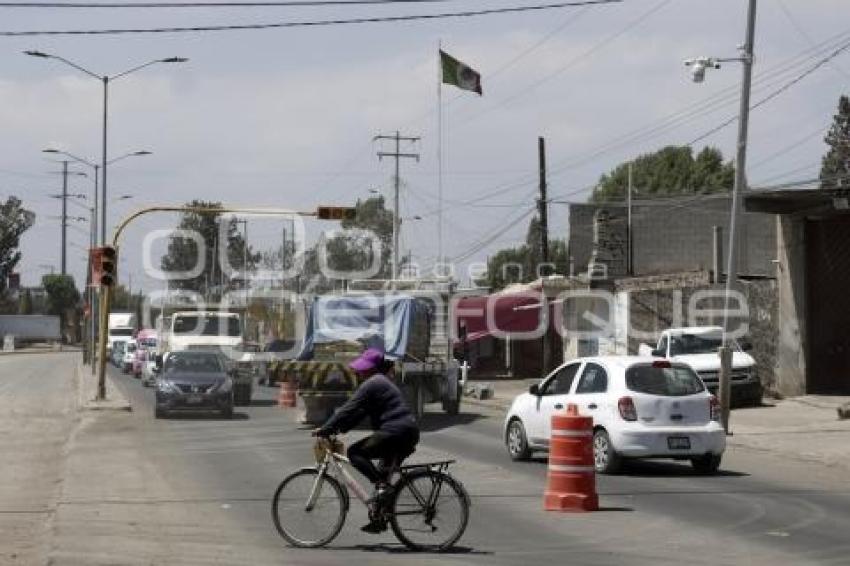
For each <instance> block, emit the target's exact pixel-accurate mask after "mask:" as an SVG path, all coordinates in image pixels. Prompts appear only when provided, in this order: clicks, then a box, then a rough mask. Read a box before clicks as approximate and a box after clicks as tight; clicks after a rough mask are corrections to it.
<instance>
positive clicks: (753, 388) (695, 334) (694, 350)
mask: <svg viewBox="0 0 850 566" xmlns="http://www.w3.org/2000/svg"><path fill="white" fill-rule="evenodd" d="M722 343H723V328H721V327H720V326H691V327H687V328H668V329H667V330H664V331H663V332H662V333H661V336H659V338H658V343H657V344H656V345H655V347H654V348H653V347H652V346H650V345H649V344H641V345H640V347H639V348H638V354H639V355H641V356H653V357H656V358H667V359H668V360H670V361H675V362H684V363H686V364H688V365H689V366H691V367H692V368H693V370H694V371H695V372H697V375H699V377H700V379H702V381H703V383H705V385H706V387H708V390H709V391H711V392H712V393H716V392H717V388H718V386H719V383H720V379H719V376H720V356H719V355H718V353H717V352H718V349H719V348H720V346H721V344H722ZM731 346H732V374H731V382H730V386H731V397H732V402H733V403H734V404H735V405H754V406H759V405H761V398H762V385H761V382H760V381H759V376H758V371H756V361H755V359H754V358H753V357H752V356H751V355H750V354H748V353H747V352H746V350H749V349H751V347H752V345H751V344H750V343H749V342H746V341H743V342H741V343H739V342H737V341H735V340H732V342H731Z"/></svg>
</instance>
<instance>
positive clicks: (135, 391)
mask: <svg viewBox="0 0 850 566" xmlns="http://www.w3.org/2000/svg"><path fill="white" fill-rule="evenodd" d="M110 371H111V372H113V375H114V376H115V378H116V382H117V384H118V387H119V388H120V389H121V390H122V391H123V392H124V393H125V394H126V395H127V397H128V398H129V399H130V401H131V403H132V405H133V412H132V413H129V414H103V415H98V416H97V417H96V419H95V420H93V421H92V423H91V424H90V425H89V426H88V427H87V429H86V432H85V434H83V435H80V438H79V439H78V442H77V446H76V447H75V450H76V451H77V452H79V453H80V454H82V455H83V456H81V457H80V460H79V462H78V463H74V461H72V462H71V463H70V465H69V468H70V472H71V479H70V480H68V481H69V493H72V495H68V496H67V498H68V499H67V500H66V505H67V507H68V508H69V509H71V510H73V513H70V514H68V515H67V516H65V517H64V518H62V517H60V520H59V521H58V525H59V528H60V534H61V535H62V536H60V538H59V540H58V541H57V548H58V550H57V552H55V553H54V557H55V558H56V563H62V564H64V563H80V564H91V563H110V564H111V563H122V564H123V563H132V564H135V563H139V564H149V563H163V564H165V563H168V564H196V563H197V564H209V563H222V564H224V563H227V564H232V563H235V564H286V565H293V564H304V565H326V564H327V565H330V564H334V565H336V564H351V563H357V562H360V563H364V564H369V565H372V564H375V565H382V564H429V563H434V564H488V565H490V564H546V563H551V564H628V565H635V564H705V565H712V566H716V565H718V564H736V565H737V564H772V565H773V564H788V565H791V564H793V565H801V564H834V565H846V564H850V536H848V534H850V482H847V481H846V477H845V474H844V473H842V472H841V471H840V470H837V469H832V468H827V467H824V466H813V465H807V464H803V463H800V462H795V461H783V460H781V459H779V458H778V457H776V456H775V455H772V454H770V453H764V452H753V451H745V450H743V449H730V451H728V452H727V454H726V457H725V459H724V464H723V472H722V473H721V474H719V475H717V476H713V477H701V476H697V475H695V474H694V473H693V472H692V471H691V468H690V465H689V464H679V463H673V462H663V461H660V462H645V463H638V464H634V465H632V466H630V467H629V468H628V469H627V470H626V472H625V473H624V474H622V475H618V476H601V477H598V478H597V487H598V492H599V494H600V501H601V505H602V507H603V508H602V510H600V511H598V512H594V513H580V514H573V513H552V512H546V511H544V510H543V508H542V494H543V490H544V486H545V481H546V460H545V458H544V457H541V458H539V459H537V460H535V461H532V462H527V463H514V462H511V461H510V460H509V459H508V457H507V455H506V452H505V449H504V446H503V442H502V440H501V426H502V415H501V414H499V413H498V412H495V411H490V410H489V409H487V408H479V407H472V406H470V405H466V406H465V407H463V409H462V414H461V415H459V416H457V417H454V418H450V417H447V416H444V415H442V414H440V413H437V412H435V413H433V414H428V415H426V420H425V422H424V425H423V435H422V441H421V444H420V448H419V450H418V451H417V453H416V454H415V455H414V456H413V457H412V458H411V461H417V460H420V461H423V460H430V459H436V458H440V459H442V458H446V457H448V458H454V459H456V460H458V463H457V465H455V466H454V467H453V468H452V472H453V474H454V475H455V476H456V477H457V478H459V479H460V480H461V481H462V482H463V483H464V484H465V486H466V487H467V489H468V491H469V492H470V494H471V496H472V510H471V517H470V522H469V527H468V529H467V531H466V534H465V535H464V537H463V538H462V539H461V540H460V542H459V546H458V548H457V549H456V550H454V551H452V552H450V553H443V554H425V555H423V554H415V553H410V552H407V551H406V550H405V549H404V548H403V547H401V546H400V545H399V543H398V542H397V541H396V540H395V539H394V538H393V536H392V534H391V533H390V532H388V533H386V534H382V535H378V536H375V535H367V534H363V533H361V532H360V531H359V527H360V526H361V525H362V524H364V523H365V522H366V517H365V512H364V511H363V509H362V508H361V507H360V506H359V504H358V503H357V502H356V501H353V502H352V512H351V513H350V514H349V517H348V520H347V522H346V525H345V527H344V529H343V531H342V533H341V534H340V536H339V538H337V539H336V540H335V541H334V542H333V543H332V544H331V545H329V547H328V548H325V549H317V550H303V549H294V548H290V547H288V546H287V545H286V544H285V541H283V540H282V539H281V538H280V537H279V535H278V534H277V532H276V531H275V529H274V526H273V524H272V521H271V516H270V512H269V510H270V500H271V496H272V494H273V492H274V490H275V488H276V486H277V484H278V483H279V482H280V480H281V479H282V478H283V477H284V476H285V475H286V474H287V473H288V472H289V471H291V470H294V469H296V468H298V467H300V466H304V465H308V464H310V462H311V459H312V451H311V446H312V439H311V438H310V436H309V432H308V430H306V429H305V428H304V427H302V426H300V425H298V423H297V413H298V411H296V410H291V409H290V410H285V409H280V408H278V407H277V406H276V403H275V401H274V399H275V397H276V395H277V389H274V388H266V387H256V388H255V389H254V400H253V403H252V405H251V406H250V407H237V409H236V415H235V418H234V419H233V420H223V419H220V418H218V417H217V416H214V415H210V416H201V415H197V416H194V415H193V416H181V417H175V418H171V419H166V420H155V419H154V417H153V390H152V389H147V388H143V387H142V386H141V384H140V383H139V382H138V381H137V380H135V379H134V378H132V377H130V376H125V375H120V374H119V373H118V372H117V371H116V370H114V368H112V369H110ZM435 407H436V406H435ZM361 434H363V432H359V433H355V434H351V435H348V438H347V439H346V440H347V442H351V441H352V440H353V439H356V438H357V437H359V436H360V435H361ZM98 462H101V463H98ZM87 466H88V467H87ZM130 468H132V469H133V470H135V471H134V472H133V473H130V472H128V469H130ZM75 470H76V471H75ZM93 470H94V471H93ZM98 474H100V475H98ZM122 474H123V476H122ZM75 477H76V478H77V479H74V478H75ZM119 477H121V478H122V479H120V480H118V479H117V478H119ZM90 521H101V523H100V524H101V527H102V529H101V531H100V532H102V531H106V532H107V535H102V534H98V535H97V536H89V535H91V534H92V533H94V532H99V531H98V529H97V528H96V527H91V528H86V527H83V526H81V525H97V524H98V523H96V522H95V523H91V522H90ZM122 525H123V526H122ZM122 537H123V538H122ZM122 540H123V541H124V543H123V545H122V543H121V541H122Z"/></svg>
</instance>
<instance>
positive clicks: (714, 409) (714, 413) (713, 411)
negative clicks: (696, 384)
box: [708, 395, 720, 422]
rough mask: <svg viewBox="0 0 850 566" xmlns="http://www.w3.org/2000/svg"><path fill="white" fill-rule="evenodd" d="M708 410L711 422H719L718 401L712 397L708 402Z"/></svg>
mask: <svg viewBox="0 0 850 566" xmlns="http://www.w3.org/2000/svg"><path fill="white" fill-rule="evenodd" d="M708 410H709V414H710V415H711V420H713V421H717V422H720V401H718V400H717V397H715V396H714V395H712V396H711V398H710V399H709V401H708Z"/></svg>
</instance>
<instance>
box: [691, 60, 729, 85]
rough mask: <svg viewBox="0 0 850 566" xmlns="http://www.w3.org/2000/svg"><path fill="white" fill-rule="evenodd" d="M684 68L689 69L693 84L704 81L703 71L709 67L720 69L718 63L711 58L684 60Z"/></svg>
mask: <svg viewBox="0 0 850 566" xmlns="http://www.w3.org/2000/svg"><path fill="white" fill-rule="evenodd" d="M684 63H685V66H686V67H691V79H692V80H693V81H694V82H695V83H701V82H703V81H704V80H705V70H706V69H707V68H709V67H712V68H714V69H719V68H720V62H719V61H716V60H714V59H712V58H711V57H695V58H693V59H685V61H684Z"/></svg>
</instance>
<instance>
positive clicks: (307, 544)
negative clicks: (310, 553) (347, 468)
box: [272, 468, 348, 548]
mask: <svg viewBox="0 0 850 566" xmlns="http://www.w3.org/2000/svg"><path fill="white" fill-rule="evenodd" d="M347 512H348V497H346V494H345V493H344V492H343V488H342V486H340V484H339V482H338V481H337V480H336V479H335V478H334V477H333V476H329V475H327V474H324V475H322V476H320V475H319V471H318V470H316V469H312V468H306V469H303V470H299V471H297V472H295V473H293V474H291V475H289V476H288V477H287V478H286V479H284V480H283V481H282V482H281V483H280V485H279V486H278V488H277V491H275V494H274V499H272V519H273V520H274V526H275V527H276V528H277V532H279V533H280V536H282V537H283V538H285V539H286V541H287V542H288V543H289V544H291V545H293V546H300V547H304V548H316V547H319V546H324V545H326V544H328V543H329V542H331V541H332V540H333V539H334V538H335V537H336V536H337V535H338V534H339V531H340V530H341V529H342V525H343V523H344V522H345V515H346V513H347Z"/></svg>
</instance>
